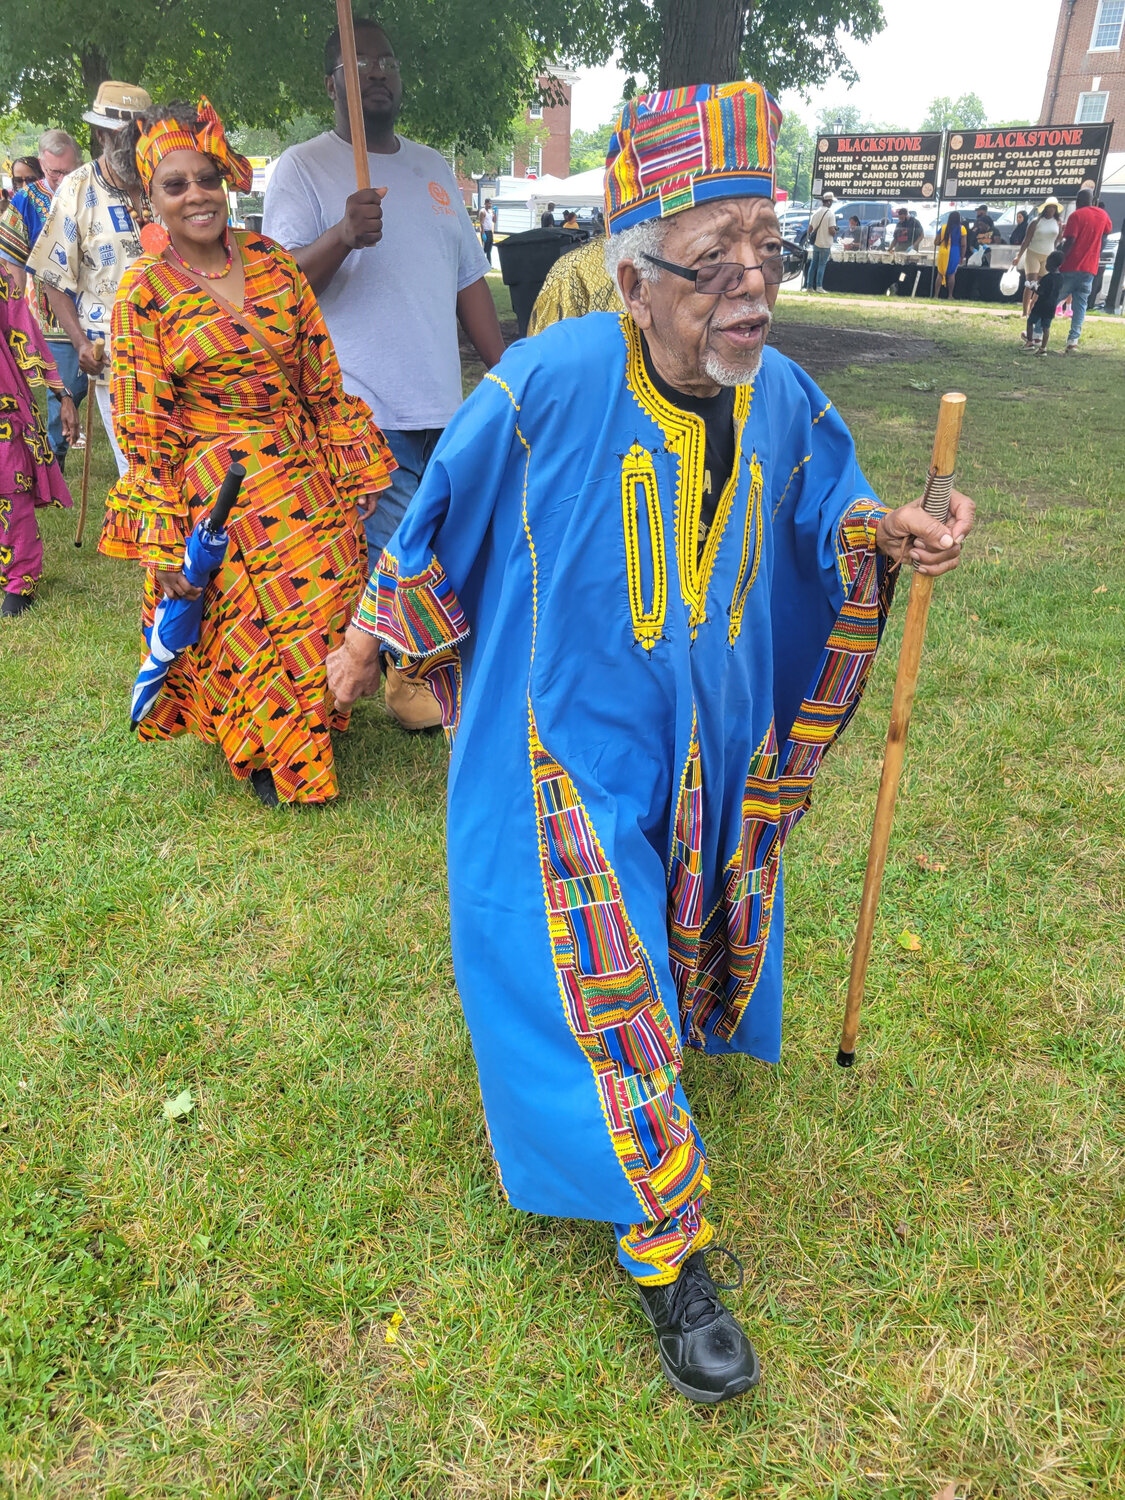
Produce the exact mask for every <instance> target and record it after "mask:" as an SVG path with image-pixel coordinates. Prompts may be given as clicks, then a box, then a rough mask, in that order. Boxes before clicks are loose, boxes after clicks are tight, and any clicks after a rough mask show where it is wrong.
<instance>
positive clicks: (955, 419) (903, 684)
mask: <svg viewBox="0 0 1125 1500" xmlns="http://www.w3.org/2000/svg"><path fill="white" fill-rule="evenodd" d="M964 415H965V397H964V396H962V395H961V394H960V393H959V392H951V393H950V394H949V395H946V396H943V397H942V398H941V407H940V409H939V411H938V425H937V432H936V434H935V436H934V452H933V459H932V461H931V463H930V473H929V477H928V478H927V480H926V489H925V493H924V494H923V497H922V504H923V506H924V508H925V509H926V511H927V513H928V514H929V515H932V516H933V517H934V518H935V519H936V520H939V521H944V520H945V519H946V517H947V516H948V515H949V502H950V497H951V496H952V494H953V471H954V469H955V468H956V465H957V446H958V444H959V442H960V440H961V423H962V420H963V418H964ZM933 586H934V580H933V577H932V576H931V575H930V574H929V573H915V574H914V577H913V578H912V579H911V583H910V602H909V604H908V605H907V608H906V623H905V625H904V626H903V631H902V647H901V649H900V651H899V658H898V673H897V675H896V677H895V691H894V698H893V699H892V701H891V722H890V725H889V726H888V729H887V744H886V749H885V750H884V752H883V772H882V775H881V776H880V778H879V796H878V798H877V800H876V803H875V822H874V824H873V826H872V829H871V842H870V844H869V846H868V850H867V869H866V872H865V873H864V877H863V897H862V900H861V901H860V906H859V921H858V923H857V924H856V934H855V947H854V949H853V950H852V966H851V972H850V974H849V976H848V998H847V1003H846V1005H845V1007H844V1025H843V1028H842V1031H841V1035H840V1047H839V1050H838V1051H837V1053H836V1061H837V1062H838V1063H839V1064H840V1066H841V1067H842V1068H850V1067H851V1065H852V1063H853V1062H854V1061H855V1040H856V1036H857V1034H858V1032H859V1012H860V1008H861V1007H862V1005H863V992H864V985H865V983H866V980H867V964H868V961H869V959H870V957H871V941H872V938H873V937H874V934H875V913H876V911H877V910H878V907H879V891H880V889H881V887H882V884H883V870H884V868H885V867H886V863H887V848H888V845H889V844H890V839H891V825H892V823H893V822H894V815H895V798H896V797H897V795H898V784H899V780H900V778H901V776H902V764H903V759H904V757H905V755H906V736H907V732H908V730H909V728H910V714H911V710H912V709H913V707H914V691H915V688H916V687H917V685H918V668H919V665H920V663H921V660H922V642H923V641H924V640H925V636H926V617H927V615H928V614H929V609H930V595H931V593H932V592H933Z"/></svg>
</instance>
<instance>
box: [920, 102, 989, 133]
mask: <svg viewBox="0 0 1125 1500" xmlns="http://www.w3.org/2000/svg"><path fill="white" fill-rule="evenodd" d="M987 124H988V114H987V112H986V111H985V107H984V105H983V104H982V103H981V100H980V97H979V96H978V95H977V94H962V95H961V96H960V98H958V99H951V98H950V97H949V96H948V94H945V95H943V96H942V97H941V98H938V99H931V100H930V107H929V109H928V110H927V111H926V118H925V119H924V120H923V121H922V129H923V130H979V129H980V128H981V127H982V126H984V125H987Z"/></svg>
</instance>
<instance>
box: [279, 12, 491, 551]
mask: <svg viewBox="0 0 1125 1500" xmlns="http://www.w3.org/2000/svg"><path fill="white" fill-rule="evenodd" d="M355 34H356V51H357V53H358V55H359V64H360V90H361V95H362V103H363V118H364V124H365V127H366V134H367V152H368V166H369V170H370V174H371V181H372V182H373V183H375V184H377V186H375V187H372V188H368V189H365V190H364V191H362V192H356V191H355V188H354V184H355V167H354V157H353V154H352V147H351V129H350V126H349V123H348V106H347V97H346V92H345V87H344V73H343V68H342V66H341V64H340V36H339V32H338V31H334V32H333V33H332V35H331V36H330V37H329V38H328V44H327V47H326V49H325V60H324V65H325V73H326V75H327V76H326V83H327V88H328V94H329V97H330V98H331V99H332V100H333V102H334V104H335V108H336V125H335V129H334V130H330V131H328V132H327V133H326V134H324V135H319V136H317V137H316V138H315V139H314V140H311V141H305V142H304V143H303V144H302V145H299V146H291V147H290V148H289V150H288V151H286V152H285V153H284V155H283V156H282V157H281V160H280V161H279V162H278V164H277V166H276V167H275V168H274V172H273V176H272V177H271V179H270V183H269V187H268V188H267V190H266V203H265V215H264V220H263V224H262V230H263V233H265V234H267V235H269V236H270V237H271V238H272V239H275V240H278V241H279V242H280V243H281V244H282V245H284V246H285V247H286V248H287V249H289V250H292V251H293V253H294V255H295V256H296V259H297V264H298V265H299V266H300V267H301V269H302V271H304V273H305V275H306V276H307V277H308V279H309V281H310V282H311V283H312V287H313V290H314V291H315V292H316V294H317V297H318V299H319V301H320V306H321V309H322V311H323V313H324V320H325V322H326V323H327V325H328V331H329V333H331V335H332V342H333V343H334V344H335V346H336V353H337V355H338V357H339V360H340V367H341V369H342V370H343V374H344V389H345V390H347V391H349V392H350V393H351V394H352V395H356V396H362V397H363V399H364V400H365V401H366V402H367V403H368V405H369V406H370V407H371V410H372V411H373V412H374V414H375V420H376V421H377V422H378V423H379V425H380V427H382V429H383V432H384V435H385V436H386V439H387V442H388V444H389V445H390V448H391V451H392V453H393V454H394V456H395V458H396V459H397V460H398V464H399V467H398V469H397V470H396V471H395V473H394V475H393V476H392V484H391V487H390V489H387V490H384V491H382V493H381V494H380V496H379V501H378V504H377V505H376V507H375V513H374V515H373V516H371V517H369V519H368V520H367V521H366V523H365V525H366V528H367V547H368V562H369V565H370V566H371V567H372V568H374V566H375V564H376V563H377V562H378V559H379V554H380V552H381V551H382V550H383V548H384V546H385V545H386V543H387V541H388V540H389V538H390V535H391V533H392V532H393V531H394V530H395V528H396V527H397V525H398V523H399V521H401V519H402V516H403V513H404V512H405V510H406V506H407V503H408V501H409V500H410V497H411V496H412V495H413V493H414V491H415V490H416V489H417V487H418V482H419V480H420V479H421V477H422V472H423V470H424V469H425V467H426V464H427V462H428V461H429V457H430V454H431V453H432V451H433V447H434V444H435V443H436V442H437V440H438V437H439V436H440V435H441V430H442V428H443V427H444V426H445V424H446V423H447V422H448V421H449V419H450V417H452V415H453V413H454V412H455V411H456V409H457V407H458V406H459V405H460V404H461V362H460V357H459V354H458V345H457V321H458V319H460V321H461V323H462V325H463V327H464V329H465V332H466V333H467V334H468V336H469V338H470V339H471V340H472V342H473V343H474V344H475V345H476V348H477V350H478V352H479V354H480V357H481V359H482V360H483V361H484V363H485V366H486V367H488V368H491V366H492V365H494V364H495V363H496V361H497V360H498V359H499V358H500V356H501V354H502V353H503V352H504V340H503V337H502V336H501V333H500V324H499V322H498V320H497V317H496V307H495V304H494V303H493V300H492V293H491V292H490V291H489V289H488V284H487V282H486V281H485V280H484V277H485V274H486V272H487V270H488V264H487V262H486V260H485V258H484V252H483V251H482V249H481V246H480V241H479V240H478V239H477V237H476V234H475V232H474V230H473V226H472V224H471V223H470V221H469V216H468V214H467V213H466V211H465V207H464V204H463V202H462V200H461V194H460V190H459V189H458V187H457V183H456V180H455V178H454V176H453V173H452V172H451V171H450V169H449V165H448V163H447V162H446V161H445V158H444V157H442V156H441V155H439V153H438V152H436V151H432V150H431V149H430V148H429V147H428V146H421V145H419V144H418V143H417V142H416V141H408V140H406V139H404V138H403V137H402V136H399V135H396V134H395V128H394V127H395V121H396V119H397V118H398V114H399V110H400V109H401V107H402V79H401V76H400V73H399V63H398V59H397V58H396V57H395V56H394V53H393V51H392V48H391V44H390V41H389V40H388V38H387V35H386V33H385V32H384V31H383V29H382V28H381V27H380V26H377V25H376V24H375V23H374V22H371V21H361V20H357V21H356V26H355ZM384 200H385V201H384Z"/></svg>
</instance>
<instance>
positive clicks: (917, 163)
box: [812, 130, 941, 199]
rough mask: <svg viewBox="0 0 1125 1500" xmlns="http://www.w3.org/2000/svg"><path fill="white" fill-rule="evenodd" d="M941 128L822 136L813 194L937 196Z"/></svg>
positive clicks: (817, 144) (839, 196)
mask: <svg viewBox="0 0 1125 1500" xmlns="http://www.w3.org/2000/svg"><path fill="white" fill-rule="evenodd" d="M940 156H941V131H940V130H930V131H919V132H917V133H915V134H913V135H910V134H907V133H906V132H901V133H899V134H897V135H895V134H886V135H883V134H876V133H875V132H872V133H871V134H870V135H821V136H818V137H817V141H816V159H815V161H814V162H813V172H812V193H813V197H814V198H819V197H820V196H821V194H822V193H829V192H831V193H835V195H836V197H837V198H886V199H895V198H936V197H937V173H938V160H939V158H940Z"/></svg>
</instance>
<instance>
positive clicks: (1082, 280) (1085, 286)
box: [1059, 271, 1094, 344]
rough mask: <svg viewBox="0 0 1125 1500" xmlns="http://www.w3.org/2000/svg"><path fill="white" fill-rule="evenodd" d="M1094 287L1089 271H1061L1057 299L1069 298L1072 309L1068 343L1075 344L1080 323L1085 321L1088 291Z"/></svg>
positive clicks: (1079, 331) (1079, 332)
mask: <svg viewBox="0 0 1125 1500" xmlns="http://www.w3.org/2000/svg"><path fill="white" fill-rule="evenodd" d="M1093 288H1094V278H1093V276H1092V275H1091V273H1090V272H1089V271H1064V272H1063V273H1062V287H1061V289H1060V291H1059V301H1060V302H1062V301H1063V300H1064V298H1066V297H1069V298H1070V299H1071V304H1070V305H1071V307H1072V308H1073V309H1074V312H1073V315H1072V317H1071V320H1070V333H1069V334H1068V336H1067V340H1066V341H1067V343H1068V344H1077V342H1078V338H1079V335H1080V334H1081V332H1082V324H1083V323H1084V322H1085V321H1086V304H1087V303H1088V302H1089V300H1090V293H1091V291H1093Z"/></svg>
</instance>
